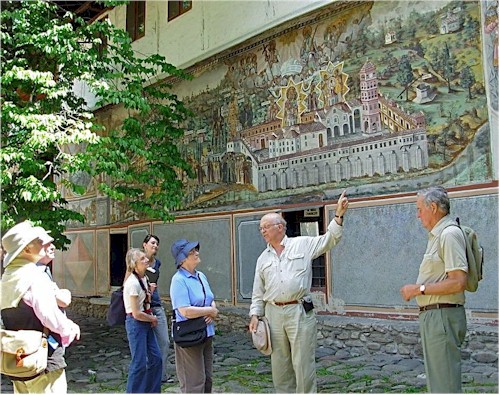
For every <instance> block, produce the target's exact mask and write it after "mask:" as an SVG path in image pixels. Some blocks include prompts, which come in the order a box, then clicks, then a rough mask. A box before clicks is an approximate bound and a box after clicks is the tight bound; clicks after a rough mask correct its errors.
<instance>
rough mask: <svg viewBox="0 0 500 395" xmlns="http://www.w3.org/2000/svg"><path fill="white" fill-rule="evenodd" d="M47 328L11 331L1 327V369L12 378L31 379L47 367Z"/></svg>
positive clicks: (0, 370)
mask: <svg viewBox="0 0 500 395" xmlns="http://www.w3.org/2000/svg"><path fill="white" fill-rule="evenodd" d="M47 334H48V329H47V328H44V329H43V332H40V331H35V330H18V331H12V330H7V329H3V328H2V329H1V335H2V341H1V343H2V344H1V345H2V348H1V360H2V363H1V369H0V372H1V373H2V374H3V375H6V376H10V377H11V378H12V379H13V380H22V381H24V380H31V379H33V378H35V377H36V376H38V375H40V374H42V373H43V372H44V371H45V369H47V358H48V352H49V347H48V342H47Z"/></svg>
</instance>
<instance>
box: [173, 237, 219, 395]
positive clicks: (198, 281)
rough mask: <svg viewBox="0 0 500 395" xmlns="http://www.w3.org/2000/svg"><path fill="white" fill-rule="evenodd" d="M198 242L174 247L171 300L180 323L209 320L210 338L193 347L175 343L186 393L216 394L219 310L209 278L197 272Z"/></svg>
mask: <svg viewBox="0 0 500 395" xmlns="http://www.w3.org/2000/svg"><path fill="white" fill-rule="evenodd" d="M199 248H200V244H199V243H198V242H197V241H188V240H177V241H176V242H174V244H173V245H172V249H171V251H172V255H173V256H174V258H175V265H176V267H177V272H176V273H175V274H174V276H173V277H172V282H171V284H170V298H171V299H172V309H173V310H174V314H175V320H176V322H179V321H185V320H187V319H193V318H198V317H205V322H206V324H207V329H206V331H207V339H206V341H205V342H204V343H202V344H199V345H197V346H193V347H186V348H184V347H181V346H179V345H178V344H177V343H174V349H175V366H176V370H177V378H178V380H179V384H180V389H181V392H182V393H210V392H212V364H213V353H214V350H213V344H212V339H213V336H214V335H215V325H214V319H215V317H217V314H218V313H219V310H217V307H216V306H215V301H214V294H213V292H212V290H211V289H210V285H209V284H208V280H207V277H206V276H205V275H204V274H203V273H202V272H199V271H197V270H196V267H197V266H198V264H199V263H200V253H199Z"/></svg>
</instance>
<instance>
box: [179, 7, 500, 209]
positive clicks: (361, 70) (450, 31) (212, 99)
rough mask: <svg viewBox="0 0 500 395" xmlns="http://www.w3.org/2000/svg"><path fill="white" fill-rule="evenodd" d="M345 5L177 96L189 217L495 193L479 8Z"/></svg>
mask: <svg viewBox="0 0 500 395" xmlns="http://www.w3.org/2000/svg"><path fill="white" fill-rule="evenodd" d="M403 3H404V4H403ZM341 4H342V5H341V6H340V5H339V3H335V4H332V5H331V6H329V7H327V8H323V9H322V10H321V11H320V12H317V13H316V14H314V15H309V16H307V18H302V19H301V20H297V21H295V22H294V23H293V24H290V23H289V24H288V25H287V26H284V27H280V28H277V29H275V31H273V32H268V33H267V34H266V36H263V37H258V38H256V39H255V40H252V42H248V43H245V44H244V45H243V46H242V47H240V48H237V49H235V50H233V51H232V52H229V53H227V54H223V55H222V56H220V57H219V58H218V60H217V61H215V62H212V63H211V65H210V66H209V65H203V66H202V67H199V68H198V69H194V70H192V72H193V75H194V79H193V80H192V81H189V82H182V83H180V84H179V86H177V90H178V92H179V93H180V95H182V94H184V98H183V99H184V100H185V101H186V102H187V103H188V106H189V107H190V109H191V110H192V111H193V114H194V116H193V117H192V118H190V119H189V122H188V123H187V124H186V125H184V127H185V129H186V134H185V137H184V141H183V142H182V144H181V145H180V146H179V148H180V149H181V150H182V152H183V153H184V154H185V156H186V157H187V158H188V159H189V161H190V162H191V164H192V165H193V168H194V169H195V171H196V174H197V178H196V179H194V180H189V179H186V180H185V181H186V185H187V189H186V190H187V195H186V202H185V204H186V208H188V209H191V208H203V207H216V206H223V205H228V204H237V203H238V202H258V201H269V199H274V200H276V201H282V202H285V201H286V202H298V201H304V199H307V198H308V197H310V196H314V197H315V198H316V199H329V198H332V196H330V195H329V193H330V192H329V191H335V190H337V191H338V189H339V188H349V190H350V192H351V194H353V193H354V194H356V193H357V194H360V195H362V194H377V193H383V192H387V191H395V192H399V191H405V190H414V189H416V188H417V187H420V186H421V185H425V184H426V183H436V182H438V183H442V184H448V185H461V184H471V183H476V182H482V181H485V180H489V179H490V177H491V169H490V166H491V165H490V162H491V161H490V157H489V152H490V149H489V139H488V133H489V132H488V106H487V102H486V93H485V84H486V83H491V81H485V78H484V75H483V56H484V54H483V53H482V48H483V46H482V42H481V31H480V30H481V29H482V25H481V7H480V4H479V2H471V1H452V2H431V1H420V2H407V1H405V2H383V1H377V2H375V3H371V2H357V3H353V2H346V3H341ZM495 61H497V59H495ZM496 70H498V69H496ZM496 73H497V72H496ZM496 78H497V81H498V75H496Z"/></svg>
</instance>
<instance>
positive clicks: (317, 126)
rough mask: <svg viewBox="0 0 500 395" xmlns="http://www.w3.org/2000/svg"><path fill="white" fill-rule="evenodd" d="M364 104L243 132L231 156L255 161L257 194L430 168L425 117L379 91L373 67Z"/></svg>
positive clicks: (366, 71)
mask: <svg viewBox="0 0 500 395" xmlns="http://www.w3.org/2000/svg"><path fill="white" fill-rule="evenodd" d="M360 81H361V83H360V85H361V86H360V88H361V97H360V99H359V100H358V99H355V100H350V101H344V102H340V103H336V104H333V105H331V106H329V107H325V108H323V109H321V110H317V111H311V112H308V113H305V114H303V115H302V116H301V121H302V123H300V124H295V125H291V126H284V127H282V123H281V121H280V120H277V121H272V122H268V123H266V124H263V125H259V126H258V127H253V128H249V129H246V130H242V131H241V133H240V136H241V137H240V138H234V139H232V140H231V141H230V142H228V145H227V151H228V153H229V152H235V153H239V154H243V155H245V156H247V157H249V158H251V163H252V169H251V174H252V176H251V177H250V178H251V180H252V183H253V185H254V187H255V188H256V189H257V190H258V191H259V192H264V191H272V190H277V189H293V188H298V187H306V186H314V185H319V184H323V183H330V182H339V181H341V180H349V179H351V178H356V177H371V176H374V175H376V174H378V175H384V174H389V173H397V172H409V171H411V170H421V169H423V168H426V167H427V166H428V151H427V133H426V127H425V126H426V125H425V117H424V114H423V113H422V112H421V111H419V112H417V113H415V114H409V113H408V112H406V111H405V110H404V109H402V108H400V106H399V105H398V104H397V103H396V102H395V101H393V100H389V99H387V98H384V97H383V96H381V95H380V93H379V92H378V81H377V76H376V69H375V67H374V65H373V64H372V63H371V62H369V61H367V62H366V63H365V65H364V66H363V68H362V69H361V71H360Z"/></svg>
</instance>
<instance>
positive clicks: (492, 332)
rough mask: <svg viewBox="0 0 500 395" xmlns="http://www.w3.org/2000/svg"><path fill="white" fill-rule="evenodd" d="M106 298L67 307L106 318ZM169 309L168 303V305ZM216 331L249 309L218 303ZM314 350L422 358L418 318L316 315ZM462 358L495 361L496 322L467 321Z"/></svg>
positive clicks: (229, 328) (241, 320) (240, 321)
mask: <svg viewBox="0 0 500 395" xmlns="http://www.w3.org/2000/svg"><path fill="white" fill-rule="evenodd" d="M108 304H109V298H74V299H73V302H72V304H71V308H70V310H71V311H72V312H74V313H77V314H79V315H84V316H91V317H97V318H104V319H105V318H106V312H107V307H108ZM168 309H169V311H170V306H168ZM219 311H220V314H219V318H218V319H217V330H218V332H222V333H224V332H234V331H246V330H247V325H248V321H249V317H248V309H247V308H241V307H219ZM317 318H318V350H317V353H330V354H331V353H333V354H335V355H337V356H339V357H356V356H360V355H366V354H380V353H382V354H395V355H398V354H399V355H404V356H411V357H416V358H423V355H422V347H421V345H420V334H419V325H418V321H410V320H392V319H378V318H366V317H350V316H339V315H317ZM462 359H464V360H470V359H472V360H474V361H476V362H480V363H495V362H496V363H497V362H498V325H486V324H484V323H479V322H468V325H467V335H466V339H465V343H464V345H463V346H462Z"/></svg>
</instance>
